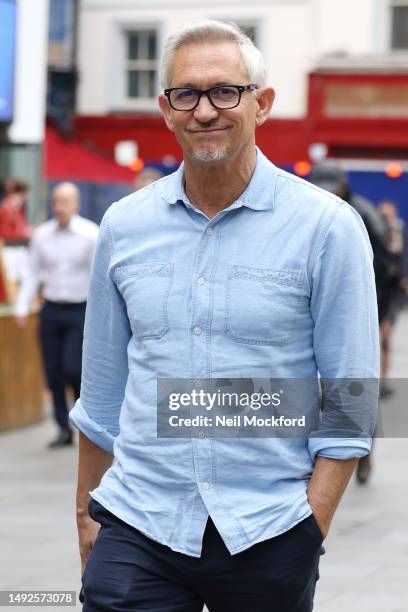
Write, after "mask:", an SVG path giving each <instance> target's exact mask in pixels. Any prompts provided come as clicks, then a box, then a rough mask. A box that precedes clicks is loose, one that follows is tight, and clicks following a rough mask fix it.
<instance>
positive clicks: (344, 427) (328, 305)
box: [307, 204, 379, 537]
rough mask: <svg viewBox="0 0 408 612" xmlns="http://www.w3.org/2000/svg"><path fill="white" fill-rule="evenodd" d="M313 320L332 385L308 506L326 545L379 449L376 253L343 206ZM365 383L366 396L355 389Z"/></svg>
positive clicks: (320, 261) (323, 252) (314, 449)
mask: <svg viewBox="0 0 408 612" xmlns="http://www.w3.org/2000/svg"><path fill="white" fill-rule="evenodd" d="M311 313H312V316H313V320H314V325H315V327H314V338H313V343H314V352H315V358H316V363H317V367H318V370H319V372H320V375H321V378H322V380H323V381H326V382H327V388H328V393H327V398H326V401H325V407H324V410H323V414H322V421H321V424H320V428H319V431H317V432H315V435H312V436H311V437H310V438H309V451H310V453H311V456H312V458H313V459H314V460H315V467H314V471H313V474H312V477H311V479H310V481H309V486H308V491H307V493H308V499H309V503H310V505H311V508H312V510H313V513H314V515H315V518H316V521H317V523H318V524H319V527H320V529H321V532H322V535H323V537H325V536H326V535H327V532H328V529H329V526H330V523H331V520H332V518H333V515H334V513H335V510H336V508H337V506H338V504H339V502H340V499H341V497H342V495H343V493H344V490H345V488H346V486H347V483H348V482H349V480H350V478H351V475H352V473H353V470H354V467H355V465H356V463H357V460H358V458H359V457H363V456H364V455H366V454H367V453H368V452H369V451H370V448H371V436H372V434H373V431H374V426H375V417H376V414H375V407H376V384H377V380H378V378H379V333H378V314H377V301H376V293H375V281H374V273H373V265H372V250H371V248H370V244H369V241H368V236H367V233H366V230H365V227H364V225H363V223H362V221H361V218H360V217H359V216H358V214H357V213H356V212H355V210H354V209H352V208H350V207H348V206H347V205H345V204H342V205H341V206H340V208H339V209H338V211H337V214H336V215H335V216H334V217H333V219H332V222H331V224H330V225H329V228H328V230H327V233H326V236H325V237H324V240H323V241H322V242H321V243H320V245H319V252H318V254H317V257H316V259H315V261H314V262H313V273H312V297H311ZM356 380H357V381H359V382H358V383H357V386H358V385H359V384H360V382H361V381H362V382H361V388H362V390H363V392H362V393H361V395H359V394H354V393H352V392H351V391H350V385H349V382H353V381H356Z"/></svg>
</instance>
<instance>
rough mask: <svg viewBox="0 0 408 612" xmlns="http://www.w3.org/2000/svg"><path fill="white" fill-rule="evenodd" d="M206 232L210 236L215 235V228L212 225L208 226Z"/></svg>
mask: <svg viewBox="0 0 408 612" xmlns="http://www.w3.org/2000/svg"><path fill="white" fill-rule="evenodd" d="M205 233H206V234H207V235H208V236H212V235H213V233H214V230H213V228H212V227H207V229H206V230H205Z"/></svg>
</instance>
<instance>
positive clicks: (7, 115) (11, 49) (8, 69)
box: [0, 0, 17, 121]
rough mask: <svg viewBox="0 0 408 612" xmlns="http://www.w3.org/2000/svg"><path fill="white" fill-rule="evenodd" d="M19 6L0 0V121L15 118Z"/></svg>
mask: <svg viewBox="0 0 408 612" xmlns="http://www.w3.org/2000/svg"><path fill="white" fill-rule="evenodd" d="M16 21H17V7H16V2H15V0H0V121H11V120H12V119H13V106H14V73H15V49H16Z"/></svg>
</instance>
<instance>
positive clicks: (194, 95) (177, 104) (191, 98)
mask: <svg viewBox="0 0 408 612" xmlns="http://www.w3.org/2000/svg"><path fill="white" fill-rule="evenodd" d="M255 89H257V87H256V85H254V84H251V85H218V86H217V87H210V89H194V88H193V87H171V88H170V89H165V90H164V95H165V96H166V97H167V99H168V101H169V104H170V106H171V108H173V109H174V110H176V111H191V110H194V109H195V108H196V107H197V106H198V105H199V103H200V100H201V96H207V98H208V100H209V102H210V103H211V104H212V106H213V107H214V108H217V109H220V110H224V109H227V108H235V107H236V106H238V104H239V103H240V101H241V96H242V94H243V93H244V91H254V90H255Z"/></svg>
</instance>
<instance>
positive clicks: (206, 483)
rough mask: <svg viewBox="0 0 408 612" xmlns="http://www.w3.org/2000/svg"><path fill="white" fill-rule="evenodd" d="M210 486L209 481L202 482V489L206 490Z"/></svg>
mask: <svg viewBox="0 0 408 612" xmlns="http://www.w3.org/2000/svg"><path fill="white" fill-rule="evenodd" d="M210 487H211V485H210V483H209V482H203V489H204V490H205V491H208V489H209V488H210Z"/></svg>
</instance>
